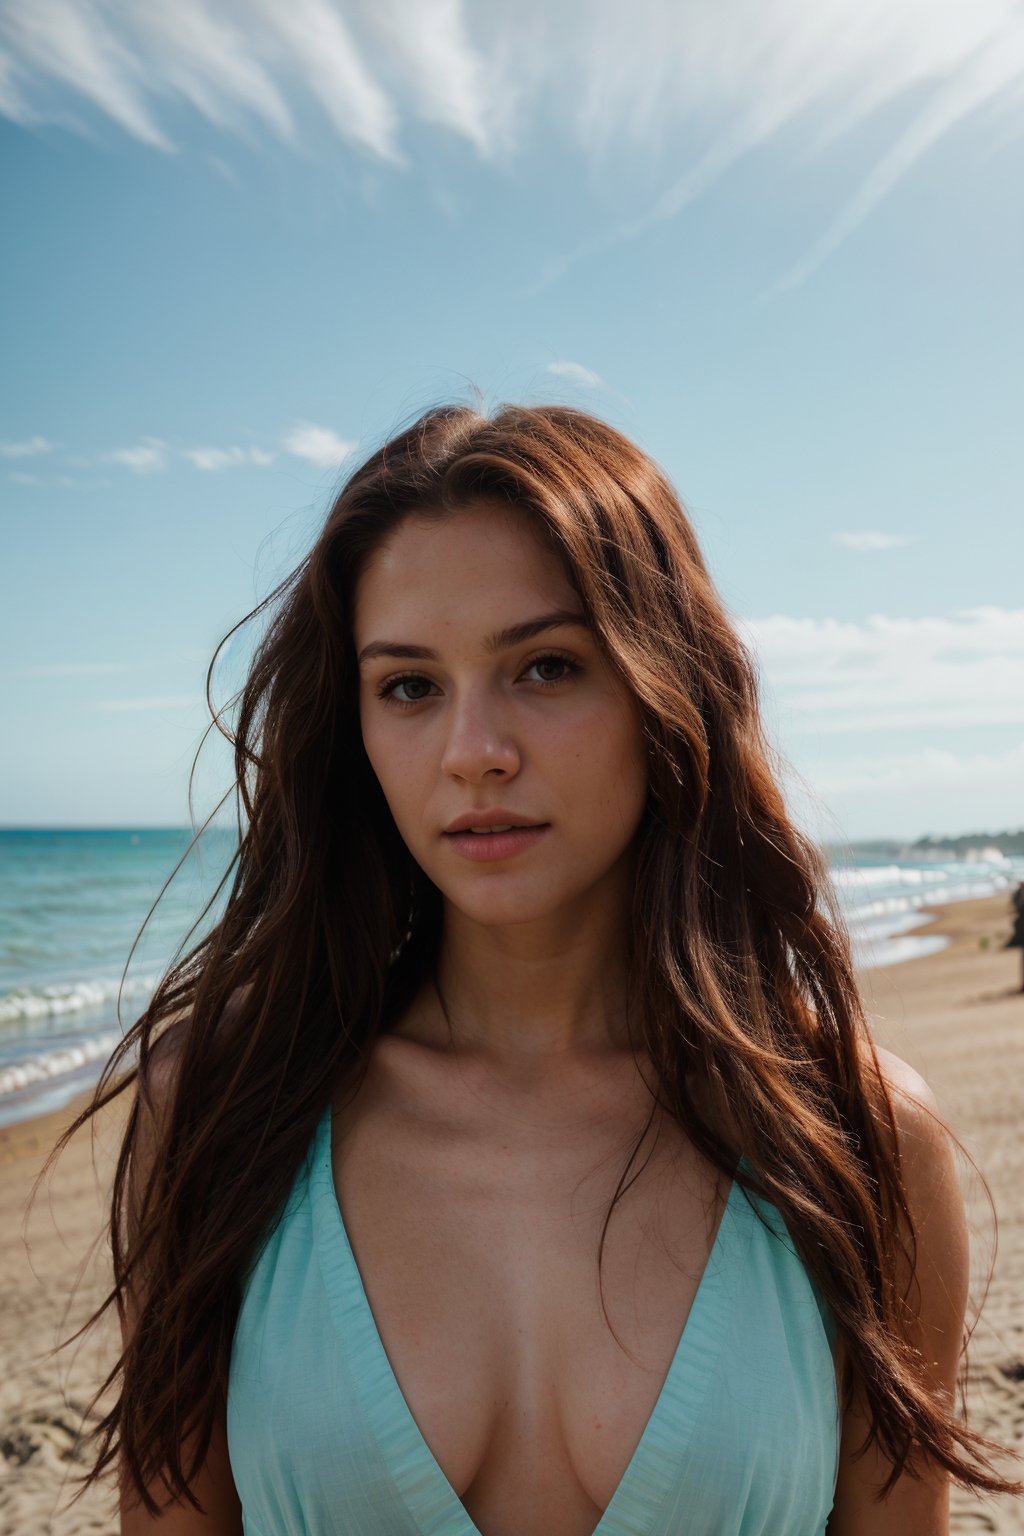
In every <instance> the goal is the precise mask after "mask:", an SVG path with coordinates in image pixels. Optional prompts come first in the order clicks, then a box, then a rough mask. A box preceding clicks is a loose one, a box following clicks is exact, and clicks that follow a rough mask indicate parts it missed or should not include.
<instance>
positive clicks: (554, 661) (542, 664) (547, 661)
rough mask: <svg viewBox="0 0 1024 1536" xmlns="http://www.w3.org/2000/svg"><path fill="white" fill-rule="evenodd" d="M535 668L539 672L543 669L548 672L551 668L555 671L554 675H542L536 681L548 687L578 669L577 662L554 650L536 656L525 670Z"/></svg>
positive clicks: (562, 680) (529, 670)
mask: <svg viewBox="0 0 1024 1536" xmlns="http://www.w3.org/2000/svg"><path fill="white" fill-rule="evenodd" d="M535 668H536V669H537V670H538V671H540V672H541V673H543V672H545V671H548V672H550V671H551V670H554V671H555V672H556V674H557V675H556V676H555V677H550V676H548V677H545V676H543V675H542V676H541V677H539V678H538V679H537V681H538V682H540V683H543V684H544V685H545V686H546V687H549V688H553V687H554V686H555V684H556V683H564V682H565V681H566V679H567V678H569V677H571V676H572V674H573V673H574V672H579V670H580V666H579V663H578V662H576V661H572V660H571V659H570V658H569V657H568V656H559V655H557V654H556V653H554V652H551V653H550V654H548V655H544V656H538V657H537V658H536V660H535V661H531V662H530V664H529V666H528V667H527V669H526V670H527V672H532V671H533V670H534V669H535Z"/></svg>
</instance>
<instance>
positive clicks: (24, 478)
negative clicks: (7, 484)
mask: <svg viewBox="0 0 1024 1536" xmlns="http://www.w3.org/2000/svg"><path fill="white" fill-rule="evenodd" d="M7 478H8V480H13V481H14V483H15V485H39V483H40V480H39V476H38V475H27V474H26V473H25V472H24V470H12V472H11V473H10V474H9V475H8V476H7Z"/></svg>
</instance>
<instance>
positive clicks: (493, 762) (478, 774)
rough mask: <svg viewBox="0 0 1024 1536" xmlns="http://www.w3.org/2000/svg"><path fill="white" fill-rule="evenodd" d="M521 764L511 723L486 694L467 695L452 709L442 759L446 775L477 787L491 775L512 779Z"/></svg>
mask: <svg viewBox="0 0 1024 1536" xmlns="http://www.w3.org/2000/svg"><path fill="white" fill-rule="evenodd" d="M519 760H520V759H519V749H518V747H517V745H516V743H515V740H514V738H513V736H512V735H511V734H510V732H509V730H508V722H507V720H505V718H504V717H503V713H502V711H501V709H500V708H499V707H498V706H497V705H496V704H495V702H494V701H493V700H489V699H488V698H487V697H486V695H485V694H484V693H483V692H482V691H475V692H474V693H473V694H468V693H467V694H465V695H464V696H463V697H462V698H461V699H460V700H458V701H457V702H456V703H455V704H454V705H453V706H452V709H451V712H450V714H449V717H448V735H447V739H446V741H445V744H444V752H443V754H442V758H441V767H442V770H443V772H444V773H446V774H450V775H451V776H452V777H453V778H456V779H465V780H466V782H467V783H471V784H475V783H477V782H478V781H479V780H481V779H482V778H483V777H484V775H485V774H488V773H496V774H500V775H501V776H503V777H506V778H508V777H511V776H512V775H513V774H514V773H516V772H518V769H519Z"/></svg>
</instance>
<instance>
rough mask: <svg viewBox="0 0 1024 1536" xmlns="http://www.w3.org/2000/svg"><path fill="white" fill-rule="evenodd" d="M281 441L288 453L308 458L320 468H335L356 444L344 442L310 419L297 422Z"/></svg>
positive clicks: (298, 457) (330, 430)
mask: <svg viewBox="0 0 1024 1536" xmlns="http://www.w3.org/2000/svg"><path fill="white" fill-rule="evenodd" d="M281 441H282V445H283V447H284V448H285V450H286V451H287V452H288V453H291V454H294V456H295V457H296V458H297V459H308V461H309V462H310V464H316V465H318V466H319V468H321V469H336V468H337V467H338V465H339V464H340V463H341V460H342V459H344V458H346V457H347V456H348V455H349V454H350V453H351V452H352V450H353V448H355V446H356V445H355V443H348V442H345V441H344V439H343V438H340V437H339V436H338V434H337V433H336V432H334V431H332V429H331V428H330V427H318V426H315V425H314V424H313V422H311V421H300V422H297V423H296V424H295V426H294V427H292V428H291V430H290V431H289V432H288V433H286V434H285V436H284V437H283V438H282V440H281Z"/></svg>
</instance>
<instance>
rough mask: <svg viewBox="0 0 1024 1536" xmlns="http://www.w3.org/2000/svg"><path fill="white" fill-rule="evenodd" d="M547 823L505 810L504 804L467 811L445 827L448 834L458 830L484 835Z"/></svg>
mask: <svg viewBox="0 0 1024 1536" xmlns="http://www.w3.org/2000/svg"><path fill="white" fill-rule="evenodd" d="M546 825H547V823H546V822H543V821H531V820H530V818H529V817H526V816H518V815H516V813H515V812H514V811H508V810H505V809H504V807H502V806H494V807H492V808H491V809H489V810H480V811H465V812H464V813H463V814H462V815H461V816H457V817H456V818H455V820H454V821H453V822H451V823H450V824H449V825H448V826H447V827H446V828H445V833H446V834H447V835H448V836H451V835H453V834H454V833H456V832H473V833H476V834H478V835H484V834H486V833H492V832H499V831H500V832H508V831H516V830H520V829H521V828H524V827H543V826H546Z"/></svg>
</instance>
